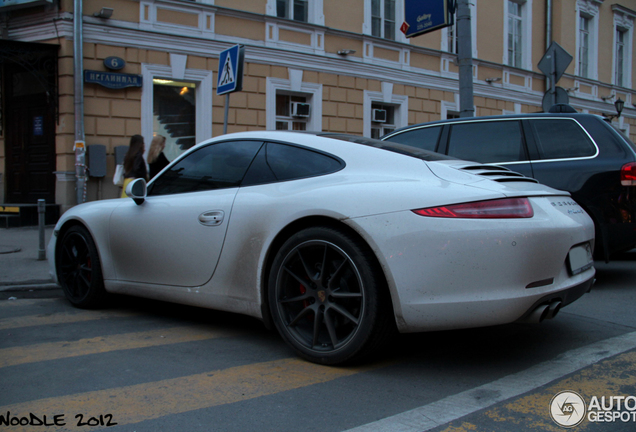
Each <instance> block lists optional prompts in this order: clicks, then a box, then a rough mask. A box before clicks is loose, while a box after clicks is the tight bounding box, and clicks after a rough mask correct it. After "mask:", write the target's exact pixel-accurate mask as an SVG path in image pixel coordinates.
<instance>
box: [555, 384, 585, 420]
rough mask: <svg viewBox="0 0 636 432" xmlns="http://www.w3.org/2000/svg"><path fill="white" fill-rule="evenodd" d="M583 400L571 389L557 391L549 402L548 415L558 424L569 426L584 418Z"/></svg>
mask: <svg viewBox="0 0 636 432" xmlns="http://www.w3.org/2000/svg"><path fill="white" fill-rule="evenodd" d="M585 409H586V408H585V401H584V400H583V398H582V397H581V396H579V395H578V394H577V393H574V392H572V391H562V392H561V393H557V394H556V395H555V396H554V397H553V398H552V401H551V402H550V416H551V417H552V420H554V422H555V423H556V424H558V425H559V426H563V427H566V428H571V427H574V426H576V425H578V424H579V423H581V422H582V421H583V419H584V418H585Z"/></svg>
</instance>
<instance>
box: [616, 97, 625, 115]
mask: <svg viewBox="0 0 636 432" xmlns="http://www.w3.org/2000/svg"><path fill="white" fill-rule="evenodd" d="M614 106H615V107H616V114H617V116H616V118H618V117H620V116H621V113H622V112H623V108H624V107H625V101H624V100H623V99H621V98H618V99H616V102H614Z"/></svg>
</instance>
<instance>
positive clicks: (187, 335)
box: [0, 326, 239, 368]
mask: <svg viewBox="0 0 636 432" xmlns="http://www.w3.org/2000/svg"><path fill="white" fill-rule="evenodd" d="M237 334H239V333H238V332H233V331H226V330H218V329H213V328H210V327H206V326H186V327H173V328H165V329H159V330H151V331H144V332H135V333H124V334H116V335H110V336H98V337H94V338H90V339H80V340H78V341H60V342H51V343H42V344H37V345H27V346H19V347H12V348H4V349H0V368H2V367H7V366H15V365H19V364H24V363H34V362H40V361H46V360H57V359H61V358H68V357H77V356H82V355H88V354H98V353H104V352H108V351H120V350H128V349H135V348H146V347H151V346H158V345H168V344H174V343H182V342H192V341H198V340H204V339H213V338H220V337H228V336H236V335H237Z"/></svg>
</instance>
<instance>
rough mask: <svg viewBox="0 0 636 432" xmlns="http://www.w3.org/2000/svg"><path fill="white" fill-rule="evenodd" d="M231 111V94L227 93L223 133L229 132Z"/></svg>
mask: <svg viewBox="0 0 636 432" xmlns="http://www.w3.org/2000/svg"><path fill="white" fill-rule="evenodd" d="M229 113H230V94H229V93H226V94H225V120H223V135H225V134H226V133H227V117H228V115H229Z"/></svg>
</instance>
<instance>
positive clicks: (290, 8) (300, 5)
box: [276, 0, 309, 22]
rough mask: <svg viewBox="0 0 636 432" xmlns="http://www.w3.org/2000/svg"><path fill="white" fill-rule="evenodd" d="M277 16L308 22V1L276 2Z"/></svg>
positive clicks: (283, 0)
mask: <svg viewBox="0 0 636 432" xmlns="http://www.w3.org/2000/svg"><path fill="white" fill-rule="evenodd" d="M276 16H277V17H279V18H287V19H291V20H294V21H302V22H308V20H309V2H308V0H276Z"/></svg>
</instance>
